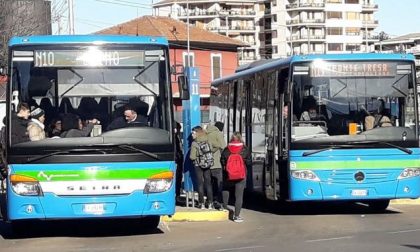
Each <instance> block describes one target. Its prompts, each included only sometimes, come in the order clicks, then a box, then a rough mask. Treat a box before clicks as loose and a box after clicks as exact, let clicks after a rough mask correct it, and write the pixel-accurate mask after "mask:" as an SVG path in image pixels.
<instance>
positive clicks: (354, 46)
mask: <svg viewBox="0 0 420 252" xmlns="http://www.w3.org/2000/svg"><path fill="white" fill-rule="evenodd" d="M346 51H351V52H353V51H360V45H359V44H347V45H346Z"/></svg>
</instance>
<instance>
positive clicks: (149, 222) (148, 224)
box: [141, 216, 160, 230]
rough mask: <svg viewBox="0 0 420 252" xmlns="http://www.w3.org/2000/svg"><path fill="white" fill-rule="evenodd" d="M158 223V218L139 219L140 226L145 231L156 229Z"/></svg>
mask: <svg viewBox="0 0 420 252" xmlns="http://www.w3.org/2000/svg"><path fill="white" fill-rule="evenodd" d="M159 222H160V216H147V217H143V218H142V219H141V225H142V227H144V229H146V230H155V229H157V227H158V225H159Z"/></svg>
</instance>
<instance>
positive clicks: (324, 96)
mask: <svg viewBox="0 0 420 252" xmlns="http://www.w3.org/2000/svg"><path fill="white" fill-rule="evenodd" d="M292 78H293V79H292V81H293V82H292V83H293V94H292V99H293V107H292V114H293V122H292V143H294V146H295V147H298V146H301V147H302V148H304V146H306V147H308V145H310V144H313V145H312V146H311V147H314V146H320V147H319V148H322V146H321V145H320V144H324V145H332V144H340V143H341V144H344V143H349V142H351V141H354V142H360V141H362V142H363V141H365V142H366V141H368V140H372V141H386V142H397V143H399V144H400V145H405V146H410V144H414V142H415V140H416V139H417V137H416V132H417V123H416V120H417V110H416V109H415V108H416V104H417V101H416V96H415V93H416V91H415V85H413V80H414V78H413V66H412V65H411V64H410V63H406V62H392V61H384V62H361V61H359V62H334V61H314V62H311V63H304V64H296V65H294V66H293V74H292ZM292 145H293V144H292Z"/></svg>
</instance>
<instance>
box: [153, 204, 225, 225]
mask: <svg viewBox="0 0 420 252" xmlns="http://www.w3.org/2000/svg"><path fill="white" fill-rule="evenodd" d="M161 220H162V221H165V222H171V221H227V220H229V212H228V211H219V210H208V209H204V210H202V209H198V208H196V207H195V208H193V207H188V208H187V207H184V206H177V207H176V209H175V214H174V215H172V217H169V216H163V217H162V218H161Z"/></svg>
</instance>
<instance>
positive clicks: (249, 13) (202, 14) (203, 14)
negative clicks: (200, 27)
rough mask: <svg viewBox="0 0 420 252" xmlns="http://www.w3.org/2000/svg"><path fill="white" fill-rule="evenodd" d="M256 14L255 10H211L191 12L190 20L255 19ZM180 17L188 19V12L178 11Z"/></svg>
mask: <svg viewBox="0 0 420 252" xmlns="http://www.w3.org/2000/svg"><path fill="white" fill-rule="evenodd" d="M255 15H256V12H255V11H254V10H248V9H242V10H226V9H222V10H220V11H218V10H215V11H213V10H212V11H210V10H204V9H203V10H195V9H194V10H190V11H189V17H190V18H209V17H219V16H220V17H224V16H229V17H249V18H254V16H255ZM178 17H180V18H186V17H187V11H186V10H178Z"/></svg>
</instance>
